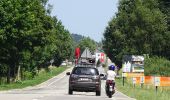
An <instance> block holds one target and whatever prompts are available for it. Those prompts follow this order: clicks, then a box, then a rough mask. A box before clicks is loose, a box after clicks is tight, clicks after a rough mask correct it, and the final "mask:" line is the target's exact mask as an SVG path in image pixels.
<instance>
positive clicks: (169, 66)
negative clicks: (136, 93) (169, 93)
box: [145, 57, 170, 76]
mask: <svg viewBox="0 0 170 100" xmlns="http://www.w3.org/2000/svg"><path fill="white" fill-rule="evenodd" d="M145 75H157V76H170V61H169V60H167V59H165V58H160V57H152V58H146V59H145Z"/></svg>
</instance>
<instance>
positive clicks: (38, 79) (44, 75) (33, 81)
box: [0, 67, 67, 90]
mask: <svg viewBox="0 0 170 100" xmlns="http://www.w3.org/2000/svg"><path fill="white" fill-rule="evenodd" d="M66 69H67V68H66V67H57V68H56V67H54V68H51V69H50V72H46V71H40V73H38V75H36V76H35V77H34V78H30V79H28V80H24V81H17V82H15V83H11V84H2V85H0V90H9V89H17V88H24V87H28V86H35V85H38V84H40V83H42V82H44V81H46V80H48V79H50V78H52V77H53V76H56V75H58V74H59V73H61V72H63V71H65V70H66ZM29 75H30V73H29Z"/></svg>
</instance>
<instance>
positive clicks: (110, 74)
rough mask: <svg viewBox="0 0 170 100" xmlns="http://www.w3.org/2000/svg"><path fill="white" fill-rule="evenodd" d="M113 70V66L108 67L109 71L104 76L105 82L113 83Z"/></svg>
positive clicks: (114, 74)
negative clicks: (110, 81)
mask: <svg viewBox="0 0 170 100" xmlns="http://www.w3.org/2000/svg"><path fill="white" fill-rule="evenodd" d="M114 70H115V66H114V65H110V66H109V70H108V71H107V73H106V75H107V78H106V81H107V80H113V81H115V77H116V73H115V71H114Z"/></svg>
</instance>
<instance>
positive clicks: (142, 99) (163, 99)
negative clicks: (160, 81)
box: [116, 78, 170, 100]
mask: <svg viewBox="0 0 170 100" xmlns="http://www.w3.org/2000/svg"><path fill="white" fill-rule="evenodd" d="M129 80H131V79H129ZM122 81H123V80H122V78H119V79H116V89H117V90H118V91H120V92H122V93H124V94H126V95H127V96H129V97H131V98H134V99H136V100H169V98H170V95H169V94H170V91H169V89H170V88H169V87H158V91H157V92H156V89H155V87H154V86H145V85H144V87H143V88H141V87H140V85H136V86H135V87H134V86H133V84H132V81H130V82H129V81H127V80H125V86H123V84H122Z"/></svg>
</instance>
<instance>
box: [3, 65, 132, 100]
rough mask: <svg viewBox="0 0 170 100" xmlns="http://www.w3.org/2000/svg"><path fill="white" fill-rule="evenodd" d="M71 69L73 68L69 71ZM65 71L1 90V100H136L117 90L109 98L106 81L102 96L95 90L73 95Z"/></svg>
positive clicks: (103, 83)
mask: <svg viewBox="0 0 170 100" xmlns="http://www.w3.org/2000/svg"><path fill="white" fill-rule="evenodd" d="M70 70H71V68H69V69H68V70H67V71H70ZM65 73H66V72H63V73H61V74H60V75H58V76H56V77H54V78H52V79H50V80H48V81H46V82H44V83H42V84H40V85H37V86H34V87H27V88H24V89H15V90H9V91H1V92H0V100H107V99H110V100H134V99H132V98H129V97H128V96H126V95H124V94H122V93H121V92H119V91H116V93H115V94H114V95H113V97H112V98H108V97H107V96H106V94H105V90H104V85H105V82H104V81H102V86H101V88H102V92H101V96H96V95H95V92H73V95H68V78H69V77H68V76H66V75H65Z"/></svg>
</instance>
